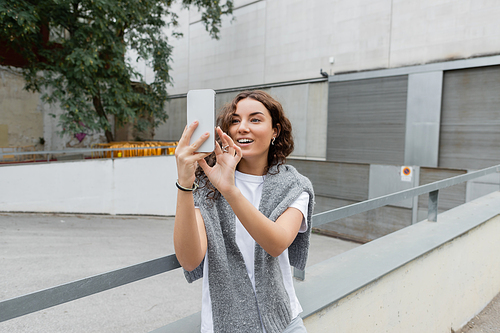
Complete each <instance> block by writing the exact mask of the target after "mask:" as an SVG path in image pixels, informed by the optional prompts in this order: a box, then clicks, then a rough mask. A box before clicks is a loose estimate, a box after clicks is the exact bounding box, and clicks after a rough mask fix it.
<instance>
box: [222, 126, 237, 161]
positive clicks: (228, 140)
mask: <svg viewBox="0 0 500 333" xmlns="http://www.w3.org/2000/svg"><path fill="white" fill-rule="evenodd" d="M222 135H223V136H224V139H225V141H226V145H227V146H229V151H228V152H229V153H230V154H231V155H233V156H234V153H235V149H234V148H235V147H236V145H235V144H234V141H233V139H232V138H231V137H230V136H229V135H227V134H226V133H224V132H223V133H222Z"/></svg>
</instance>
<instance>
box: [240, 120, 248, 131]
mask: <svg viewBox="0 0 500 333" xmlns="http://www.w3.org/2000/svg"><path fill="white" fill-rule="evenodd" d="M248 129H249V127H248V122H247V121H246V120H242V121H241V122H240V126H238V132H240V133H247V132H248Z"/></svg>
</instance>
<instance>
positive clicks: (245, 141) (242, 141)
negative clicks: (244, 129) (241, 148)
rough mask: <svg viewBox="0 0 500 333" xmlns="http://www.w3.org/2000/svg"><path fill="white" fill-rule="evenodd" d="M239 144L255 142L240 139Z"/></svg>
mask: <svg viewBox="0 0 500 333" xmlns="http://www.w3.org/2000/svg"><path fill="white" fill-rule="evenodd" d="M238 142H239V143H250V142H253V140H250V139H240V140H238Z"/></svg>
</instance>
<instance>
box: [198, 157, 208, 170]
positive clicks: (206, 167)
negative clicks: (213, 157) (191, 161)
mask: <svg viewBox="0 0 500 333" xmlns="http://www.w3.org/2000/svg"><path fill="white" fill-rule="evenodd" d="M198 165H199V166H200V167H201V168H202V169H203V171H204V172H205V173H207V172H208V171H209V170H210V166H209V165H208V163H207V161H205V159H204V158H203V159H201V160H199V161H198Z"/></svg>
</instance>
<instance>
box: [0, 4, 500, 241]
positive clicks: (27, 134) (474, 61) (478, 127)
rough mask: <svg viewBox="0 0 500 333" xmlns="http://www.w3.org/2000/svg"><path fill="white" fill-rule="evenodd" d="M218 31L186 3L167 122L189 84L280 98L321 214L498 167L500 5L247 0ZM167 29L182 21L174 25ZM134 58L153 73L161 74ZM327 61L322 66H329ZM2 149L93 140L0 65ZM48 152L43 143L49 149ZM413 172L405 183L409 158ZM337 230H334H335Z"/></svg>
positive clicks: (464, 192)
mask: <svg viewBox="0 0 500 333" xmlns="http://www.w3.org/2000/svg"><path fill="white" fill-rule="evenodd" d="M234 6H235V7H234V16H233V17H232V18H230V17H226V18H224V20H223V23H222V28H221V32H220V39H219V40H214V39H211V38H210V37H209V35H208V33H206V31H205V29H204V27H203V24H202V22H201V20H200V14H199V13H198V12H197V11H196V10H188V9H182V8H181V7H180V6H179V7H178V8H176V9H175V11H176V12H177V13H178V15H179V23H180V27H179V30H180V32H182V33H183V35H184V37H182V38H179V39H174V38H172V39H171V43H172V45H173V46H174V53H173V63H172V71H171V75H172V77H173V81H174V84H173V86H172V87H171V89H169V94H170V95H171V100H170V102H169V103H168V104H167V106H166V108H167V113H168V115H169V120H168V121H167V122H166V123H165V124H163V125H161V126H160V127H159V128H157V130H156V134H155V139H158V140H171V141H175V140H177V139H178V138H179V137H180V135H181V132H182V129H183V128H184V124H185V122H186V120H185V119H186V115H185V110H186V98H185V96H186V93H187V91H188V90H190V89H200V88H212V89H215V90H216V91H217V106H218V107H220V106H221V105H222V104H223V103H225V102H227V101H229V100H231V99H232V98H233V96H235V95H236V94H237V93H238V92H239V91H241V90H245V89H264V90H267V91H268V92H270V93H271V94H272V95H273V96H275V97H276V98H277V99H278V100H280V101H281V102H282V104H283V106H284V108H285V110H286V112H287V114H288V116H289V118H290V119H291V121H292V123H293V128H294V137H295V143H296V145H295V151H294V153H293V156H292V159H290V163H292V164H294V165H295V166H297V167H298V168H299V169H300V170H301V171H302V172H303V173H305V174H307V175H308V176H309V177H310V178H311V179H312V181H313V183H314V185H315V188H316V192H317V194H318V198H317V211H322V210H326V209H332V208H335V207H340V206H344V205H347V204H351V203H354V202H359V201H363V200H366V199H369V198H373V197H377V196H380V195H383V194H386V193H390V192H394V191H398V190H403V189H406V188H410V187H413V186H416V185H419V184H426V183H429V182H432V181H435V180H439V179H443V178H447V177H451V176H454V175H460V174H463V173H467V172H468V171H470V170H477V169H480V168H483V167H486V166H490V165H494V164H498V163H500V134H499V133H500V131H499V130H500V112H499V111H500V94H499V93H498V92H499V90H500V75H499V74H500V56H499V55H497V54H500V43H499V42H498V40H500V21H499V20H498V17H499V15H500V4H499V3H498V2H496V1H471V0H440V1H435V0H423V1H412V0H356V1H352V0H257V1H255V0H254V1H252V0H235V1H234ZM165 33H166V34H169V33H170V31H166V32H165ZM136 66H137V67H138V68H139V69H140V70H141V71H142V72H143V73H144V74H145V78H146V80H151V75H152V71H150V70H149V69H148V68H147V67H145V66H144V65H142V64H136ZM320 71H321V73H322V74H321V73H320ZM0 78H1V82H0V83H1V86H0V96H1V99H0V108H1V112H0V146H1V145H4V146H5V145H37V146H40V142H42V140H40V139H41V138H43V141H44V143H45V144H44V149H45V150H53V149H68V148H72V147H84V146H90V144H91V143H94V142H98V141H99V140H101V139H102V135H100V134H99V133H96V134H94V135H88V136H87V137H86V138H85V139H84V141H83V142H79V141H78V140H76V139H74V138H72V137H70V136H65V137H62V138H61V137H59V136H58V134H57V130H58V128H57V119H53V118H52V117H51V116H50V114H51V113H54V114H56V115H57V114H60V113H61V111H60V110H58V109H57V107H55V108H54V107H53V106H48V105H46V104H44V103H43V102H42V101H41V100H40V99H39V96H38V95H37V94H31V93H28V92H26V91H23V90H22V86H23V84H22V82H21V81H22V77H21V76H20V75H19V73H18V72H16V71H15V70H12V69H6V68H1V69H0ZM38 148H39V149H40V147H38ZM404 166H408V167H411V174H410V175H409V177H405V179H404V181H403V180H402V175H401V171H402V167H404ZM499 183H500V180H499V178H498V176H491V177H489V178H488V179H482V180H479V181H475V182H473V183H472V182H470V183H467V184H466V185H460V186H457V188H450V189H447V190H444V191H441V193H440V206H439V207H440V210H441V211H443V210H447V209H449V208H452V207H455V206H457V205H460V204H462V203H464V202H467V201H470V200H471V199H474V198H476V197H478V196H480V195H482V194H485V193H488V192H490V191H492V190H496V189H498V184H499ZM426 205H427V198H426V197H420V198H419V199H418V200H417V199H415V200H407V201H403V202H401V203H400V204H398V205H397V206H390V207H386V208H383V209H378V210H374V211H372V212H370V213H365V214H360V215H359V216H357V217H353V218H350V219H348V220H345V221H340V222H336V224H335V225H332V226H327V227H325V231H326V232H331V233H333V234H335V235H338V236H346V237H349V238H354V239H359V240H362V241H364V240H370V239H374V238H377V237H379V236H381V235H384V234H387V233H390V232H392V231H394V230H397V229H400V228H401V227H404V226H406V225H409V224H411V223H414V222H416V221H419V220H421V219H422V218H424V215H423V212H424V211H425V209H426ZM326 229H328V230H326Z"/></svg>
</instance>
